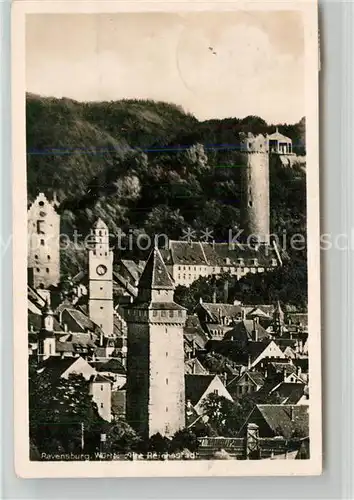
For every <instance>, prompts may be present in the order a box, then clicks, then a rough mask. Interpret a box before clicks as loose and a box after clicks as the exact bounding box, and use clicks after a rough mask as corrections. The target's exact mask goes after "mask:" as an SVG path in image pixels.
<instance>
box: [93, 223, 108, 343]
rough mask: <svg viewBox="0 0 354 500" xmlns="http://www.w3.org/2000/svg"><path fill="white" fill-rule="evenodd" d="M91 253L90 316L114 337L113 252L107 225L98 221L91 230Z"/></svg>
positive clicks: (105, 331)
mask: <svg viewBox="0 0 354 500" xmlns="http://www.w3.org/2000/svg"><path fill="white" fill-rule="evenodd" d="M90 243H91V244H90V248H91V249H90V251H89V315H90V319H91V320H92V321H93V322H94V323H96V325H98V326H100V327H101V328H102V330H103V332H104V333H105V335H106V336H112V335H113V281H112V273H113V252H112V251H110V250H109V233H108V228H107V226H106V224H105V223H104V222H103V220H102V219H98V220H97V221H96V222H95V224H94V225H93V228H92V230H91V240H90Z"/></svg>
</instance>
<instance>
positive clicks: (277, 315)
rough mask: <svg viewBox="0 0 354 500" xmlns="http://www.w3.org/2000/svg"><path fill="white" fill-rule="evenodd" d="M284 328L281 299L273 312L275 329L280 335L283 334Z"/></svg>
mask: <svg viewBox="0 0 354 500" xmlns="http://www.w3.org/2000/svg"><path fill="white" fill-rule="evenodd" d="M283 328H284V312H283V310H282V308H281V306H280V302H279V300H278V301H277V305H276V307H275V308H274V312H273V329H274V332H275V333H277V334H278V335H282V333H283Z"/></svg>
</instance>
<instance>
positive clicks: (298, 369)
mask: <svg viewBox="0 0 354 500" xmlns="http://www.w3.org/2000/svg"><path fill="white" fill-rule="evenodd" d="M300 375H301V366H298V367H297V376H298V377H300Z"/></svg>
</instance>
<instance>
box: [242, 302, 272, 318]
mask: <svg viewBox="0 0 354 500" xmlns="http://www.w3.org/2000/svg"><path fill="white" fill-rule="evenodd" d="M242 309H244V311H245V312H246V315H248V314H249V313H251V312H252V311H254V310H255V309H260V310H261V311H262V312H264V313H265V314H266V315H267V316H269V317H272V316H273V313H274V305H271V304H255V305H251V304H245V305H243V306H242Z"/></svg>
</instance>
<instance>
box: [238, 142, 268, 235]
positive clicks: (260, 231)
mask: <svg viewBox="0 0 354 500" xmlns="http://www.w3.org/2000/svg"><path fill="white" fill-rule="evenodd" d="M241 154H242V158H243V168H242V172H241V183H242V185H241V193H242V194H241V220H242V226H241V228H242V229H243V230H244V233H243V234H244V235H245V236H246V237H250V236H253V237H254V239H255V240H257V241H258V242H260V243H269V143H268V139H267V137H264V136H263V135H262V134H259V135H257V136H254V135H253V134H251V133H249V134H248V135H247V136H246V135H242V136H241Z"/></svg>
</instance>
